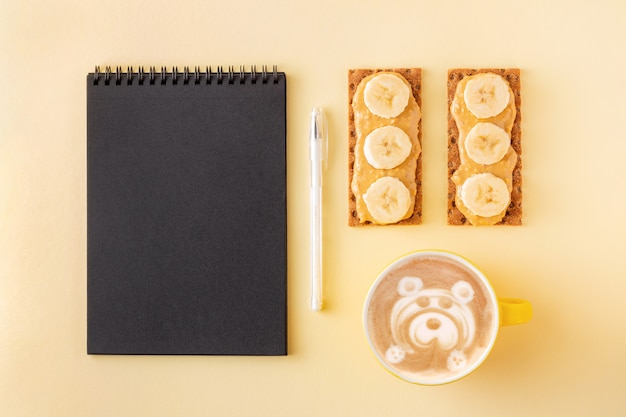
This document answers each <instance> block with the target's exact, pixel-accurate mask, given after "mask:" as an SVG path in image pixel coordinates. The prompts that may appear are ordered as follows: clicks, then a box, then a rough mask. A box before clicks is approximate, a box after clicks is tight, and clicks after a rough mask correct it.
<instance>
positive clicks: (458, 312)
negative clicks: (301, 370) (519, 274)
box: [365, 253, 498, 384]
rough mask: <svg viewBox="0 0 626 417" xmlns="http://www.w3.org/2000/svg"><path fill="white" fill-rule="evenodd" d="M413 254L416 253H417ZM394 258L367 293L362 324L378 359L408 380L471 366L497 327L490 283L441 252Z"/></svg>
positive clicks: (445, 377)
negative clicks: (486, 282)
mask: <svg viewBox="0 0 626 417" xmlns="http://www.w3.org/2000/svg"><path fill="white" fill-rule="evenodd" d="M416 255H417V256H416ZM416 255H413V256H408V257H406V258H403V259H402V260H400V261H398V262H396V263H395V264H394V265H392V266H391V267H390V268H388V269H387V270H386V271H385V272H384V273H383V274H382V275H381V277H380V278H379V280H378V281H377V283H376V284H375V285H374V287H373V288H372V290H371V291H370V295H369V296H368V302H369V304H368V306H367V308H366V312H365V325H366V330H367V333H368V334H369V338H370V343H371V345H372V348H373V349H374V352H375V353H376V356H377V357H378V359H379V360H380V361H381V362H382V363H383V365H384V366H386V367H387V368H388V369H389V370H391V371H392V372H393V373H395V374H397V375H399V376H401V377H402V378H404V379H407V380H409V381H413V382H420V383H426V384H437V383H444V382H447V381H449V380H453V379H456V378H457V377H459V376H462V375H464V374H466V373H469V372H470V371H471V370H473V369H474V368H475V367H476V366H478V364H479V363H480V362H481V361H482V358H483V357H484V356H485V354H486V353H488V351H489V350H490V348H491V344H492V343H493V340H494V338H495V333H496V332H497V329H498V323H497V311H496V308H497V306H496V305H495V304H494V301H493V298H492V297H493V296H492V293H491V291H490V289H488V288H487V286H485V284H483V282H482V281H481V279H480V277H479V275H478V274H477V273H476V272H475V271H474V270H472V269H471V268H470V267H468V266H466V265H464V264H463V263H461V261H457V260H455V259H452V258H450V257H447V256H445V255H443V254H438V253H428V254H427V253H418V254H416Z"/></svg>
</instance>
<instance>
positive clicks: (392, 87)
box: [363, 73, 411, 119]
mask: <svg viewBox="0 0 626 417" xmlns="http://www.w3.org/2000/svg"><path fill="white" fill-rule="evenodd" d="M363 94H364V95H363V100H364V101H365V105H366V106H367V108H368V109H369V111H371V112H372V113H374V114H375V115H377V116H380V117H384V118H386V119H391V118H392V117H396V116H398V115H399V114H400V113H402V112H403V111H404V109H405V108H406V106H407V104H408V103H409V97H410V95H411V90H410V89H409V87H408V86H407V85H406V84H405V83H404V81H402V79H401V78H400V77H399V76H397V75H394V74H390V73H382V74H379V75H376V76H374V77H373V78H372V79H371V80H369V81H368V82H367V84H365V89H364V91H363Z"/></svg>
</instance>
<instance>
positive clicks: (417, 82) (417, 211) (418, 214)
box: [348, 68, 422, 226]
mask: <svg viewBox="0 0 626 417" xmlns="http://www.w3.org/2000/svg"><path fill="white" fill-rule="evenodd" d="M382 71H390V72H396V73H398V74H400V75H402V76H403V77H404V78H405V79H406V80H407V81H408V82H409V84H411V87H412V93H413V97H414V98H415V101H416V103H417V105H418V106H419V107H420V109H421V107H422V96H421V88H422V70H421V68H395V69H352V70H349V71H348V132H349V133H348V135H349V137H348V225H349V226H368V225H376V224H375V223H371V222H365V223H361V222H359V218H358V216H357V212H356V196H355V195H354V193H353V192H352V187H351V184H352V178H353V176H354V160H355V155H354V149H355V146H356V126H355V124H354V111H353V109H352V98H353V97H354V94H355V92H356V89H357V87H358V85H359V83H360V82H361V80H363V79H364V78H365V77H367V76H369V75H371V74H374V73H377V72H382ZM417 140H418V141H419V142H420V145H421V143H422V118H421V117H420V119H419V122H418V135H417ZM415 181H416V186H417V193H416V195H415V204H414V208H413V214H412V215H411V217H409V218H407V219H404V220H401V221H399V222H397V223H393V224H391V225H416V224H421V223H422V158H421V155H420V157H419V158H418V159H417V168H416V172H415Z"/></svg>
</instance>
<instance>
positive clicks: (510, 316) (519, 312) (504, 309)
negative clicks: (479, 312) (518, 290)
mask: <svg viewBox="0 0 626 417" xmlns="http://www.w3.org/2000/svg"><path fill="white" fill-rule="evenodd" d="M498 307H499V308H500V326H511V325H514V324H522V323H526V322H527V321H530V319H531V318H532V316H533V308H532V305H531V304H530V302H528V301H526V300H522V299H520V298H499V299H498Z"/></svg>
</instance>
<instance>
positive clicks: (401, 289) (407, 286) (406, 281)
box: [398, 277, 424, 297]
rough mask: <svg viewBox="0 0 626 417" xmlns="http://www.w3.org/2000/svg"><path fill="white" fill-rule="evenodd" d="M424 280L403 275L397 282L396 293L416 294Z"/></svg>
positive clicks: (407, 295) (405, 295) (403, 294)
mask: <svg viewBox="0 0 626 417" xmlns="http://www.w3.org/2000/svg"><path fill="white" fill-rule="evenodd" d="M423 286H424V282H423V281H422V279H421V278H418V277H404V278H402V279H401V280H400V282H398V294H400V295H401V296H403V297H409V296H412V295H417V293H419V292H420V290H421V289H422V287H423Z"/></svg>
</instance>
